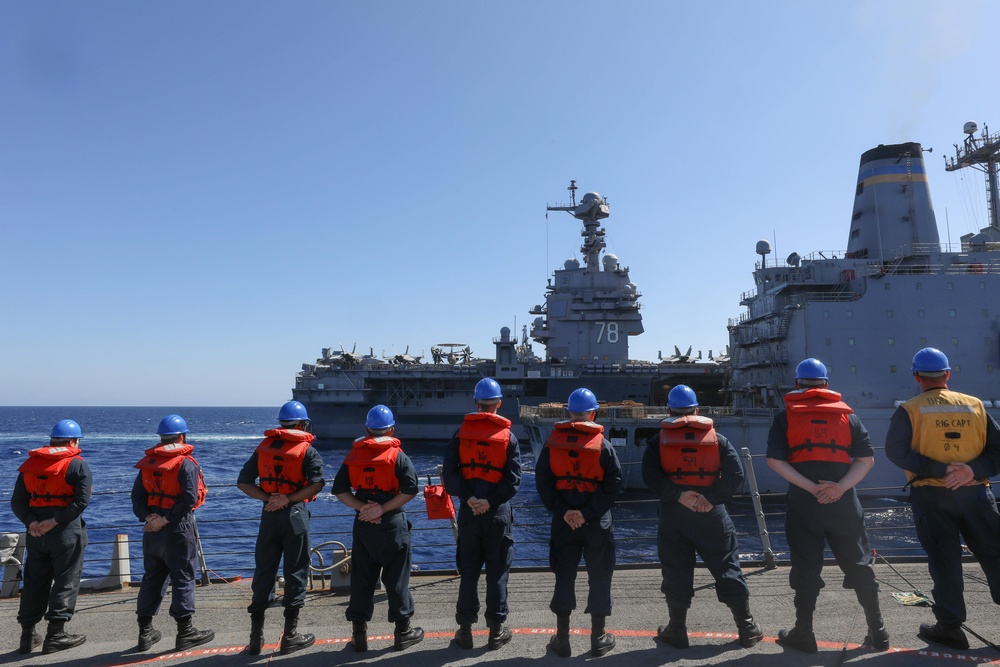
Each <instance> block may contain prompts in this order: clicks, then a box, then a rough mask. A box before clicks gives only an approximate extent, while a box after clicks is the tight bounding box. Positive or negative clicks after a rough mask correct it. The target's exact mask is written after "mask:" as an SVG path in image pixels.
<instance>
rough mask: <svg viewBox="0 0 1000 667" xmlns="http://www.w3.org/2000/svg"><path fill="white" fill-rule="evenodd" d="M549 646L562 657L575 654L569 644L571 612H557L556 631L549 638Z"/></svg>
mask: <svg viewBox="0 0 1000 667" xmlns="http://www.w3.org/2000/svg"><path fill="white" fill-rule="evenodd" d="M549 648H550V649H552V650H553V651H554V652H555V654H556V655H558V656H559V657H560V658H568V657H570V656H571V655H572V654H573V651H572V650H571V649H570V646H569V614H556V633H555V634H554V635H552V639H550V640H549Z"/></svg>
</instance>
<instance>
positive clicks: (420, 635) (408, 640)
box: [392, 618, 424, 651]
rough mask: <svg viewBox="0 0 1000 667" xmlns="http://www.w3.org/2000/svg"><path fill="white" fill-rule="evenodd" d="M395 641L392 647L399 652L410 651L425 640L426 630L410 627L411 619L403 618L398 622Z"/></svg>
mask: <svg viewBox="0 0 1000 667" xmlns="http://www.w3.org/2000/svg"><path fill="white" fill-rule="evenodd" d="M394 639H395V641H394V642H393V644H392V647H393V648H394V649H396V650H397V651H402V650H404V649H408V648H410V647H411V646H413V645H414V644H419V643H420V642H422V641H423V640H424V629H423V628H415V627H413V626H412V625H410V619H408V618H401V619H399V620H398V621H396V633H395V637H394Z"/></svg>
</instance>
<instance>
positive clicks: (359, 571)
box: [333, 405, 424, 653]
mask: <svg viewBox="0 0 1000 667" xmlns="http://www.w3.org/2000/svg"><path fill="white" fill-rule="evenodd" d="M395 424H396V421H395V419H394V418H393V416H392V410H390V409H389V408H388V407H386V406H384V405H376V406H375V407H374V408H372V409H371V410H369V411H368V418H367V419H366V421H365V429H366V431H367V433H366V435H364V436H362V437H360V438H358V439H357V440H355V441H354V445H353V447H351V451H350V452H348V454H347V457H346V458H345V459H344V463H343V464H342V465H341V466H340V470H338V471H337V476H336V477H335V478H334V480H333V494H334V495H335V496H337V499H338V500H340V502H342V503H344V504H345V505H347V506H348V507H350V508H351V509H353V510H355V511H356V512H357V513H358V514H357V516H356V517H355V519H354V530H353V533H352V534H353V548H352V550H351V601H350V603H349V604H348V605H347V613H346V616H347V620H348V621H351V624H352V638H351V640H352V642H353V643H354V650H355V651H357V652H358V653H363V652H365V651H367V650H368V622H369V621H370V620H371V619H372V613H373V612H374V609H375V588H376V587H377V586H378V582H379V575H381V578H382V583H383V584H385V589H386V595H387V596H388V598H389V621H391V622H394V623H395V624H396V631H395V635H394V639H395V641H394V643H393V647H394V648H395V649H396V650H397V651H402V650H403V649H406V648H409V647H410V646H413V645H414V644H416V643H418V642H420V641H421V640H422V639H423V638H424V631H423V629H422V628H418V627H414V626H411V625H410V617H411V616H413V594H412V593H410V522H409V521H407V519H406V512H404V511H403V505H405V504H406V503H408V502H410V501H411V500H412V499H413V498H414V497H415V496H416V495H417V491H418V489H417V471H416V469H415V468H414V467H413V463H412V462H411V461H410V457H408V456H407V455H406V454H405V453H403V450H402V448H401V447H400V442H399V440H398V439H397V438H394V437H393V432H394V430H395V429H394V426H395ZM352 488H353V489H354V491H353V492H352V491H351V489H352Z"/></svg>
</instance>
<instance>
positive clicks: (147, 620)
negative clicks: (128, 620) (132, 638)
mask: <svg viewBox="0 0 1000 667" xmlns="http://www.w3.org/2000/svg"><path fill="white" fill-rule="evenodd" d="M162 638H163V635H162V634H161V633H160V631H159V630H157V629H156V628H154V627H153V617H152V616H140V617H139V641H138V642H137V643H136V646H135V650H136V651H148V650H149V649H151V648H153V644H155V643H156V642H158V641H160V640H161V639H162Z"/></svg>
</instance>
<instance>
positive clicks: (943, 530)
mask: <svg viewBox="0 0 1000 667" xmlns="http://www.w3.org/2000/svg"><path fill="white" fill-rule="evenodd" d="M910 504H911V505H912V507H913V519H914V521H916V524H917V538H918V539H919V540H920V546H921V547H923V549H924V551H925V552H926V553H927V563H928V567H929V569H930V575H931V579H932V580H933V581H934V589H933V591H932V593H933V596H934V616H935V618H937V620H938V621H940V622H941V623H943V624H946V625H961V624H962V623H964V622H965V620H966V613H965V596H964V590H965V581H964V579H963V578H962V539H964V540H965V543H966V544H967V545H968V547H969V549H970V550H971V551H972V553H973V555H975V557H976V560H978V561H979V565H980V566H981V567H982V568H983V574H985V575H986V582H987V583H988V584H989V587H990V594H991V595H992V597H993V602H995V603H996V604H1000V513H998V512H997V505H996V499H995V498H994V497H993V492H992V491H991V490H990V488H989V487H988V486H985V485H982V484H977V485H975V486H963V487H961V488H959V489H956V490H954V491H952V490H949V489H946V488H944V487H943V486H914V487H912V490H911V492H910Z"/></svg>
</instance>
